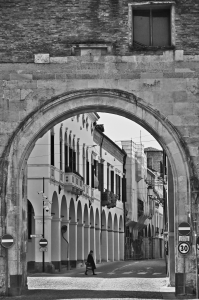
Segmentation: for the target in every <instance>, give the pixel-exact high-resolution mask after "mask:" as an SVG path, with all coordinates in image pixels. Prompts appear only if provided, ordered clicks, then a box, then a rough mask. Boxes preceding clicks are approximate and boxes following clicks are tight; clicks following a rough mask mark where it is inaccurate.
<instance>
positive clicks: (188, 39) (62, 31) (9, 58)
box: [0, 0, 199, 62]
mask: <svg viewBox="0 0 199 300" xmlns="http://www.w3.org/2000/svg"><path fill="white" fill-rule="evenodd" d="M138 1H139V0H136V2H138ZM143 1H144V2H145V0H140V1H139V2H143ZM160 1H162V2H165V0H160ZM133 2H134V1H133V0H129V1H128V0H101V1H99V0H59V1H55V0H42V1H36V0H9V1H8V0H1V1H0V44H1V47H0V62H32V61H33V58H34V54H36V53H49V54H50V55H51V56H67V55H70V46H71V44H73V43H88V42H90V43H99V42H103V43H107V42H111V43H113V44H114V46H115V48H114V54H117V55H131V54H132V53H133V51H132V50H130V49H129V47H128V3H133ZM198 15H199V2H198V0H186V1H185V0H176V20H175V23H176V49H184V51H185V54H192V55H194V54H199V47H198V43H199V30H198V28H199V18H198ZM152 54H153V53H152Z"/></svg>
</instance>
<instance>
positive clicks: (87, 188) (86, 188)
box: [83, 184, 91, 198]
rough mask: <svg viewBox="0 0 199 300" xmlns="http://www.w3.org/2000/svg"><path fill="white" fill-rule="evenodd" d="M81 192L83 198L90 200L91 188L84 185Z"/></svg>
mask: <svg viewBox="0 0 199 300" xmlns="http://www.w3.org/2000/svg"><path fill="white" fill-rule="evenodd" d="M83 191H84V196H85V197H87V198H91V187H90V186H89V185H86V184H84V187H83Z"/></svg>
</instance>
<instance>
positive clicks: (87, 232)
mask: <svg viewBox="0 0 199 300" xmlns="http://www.w3.org/2000/svg"><path fill="white" fill-rule="evenodd" d="M89 252H90V225H85V226H84V259H85V260H86V259H87V256H88V254H89Z"/></svg>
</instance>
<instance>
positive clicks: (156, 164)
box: [146, 151, 163, 173]
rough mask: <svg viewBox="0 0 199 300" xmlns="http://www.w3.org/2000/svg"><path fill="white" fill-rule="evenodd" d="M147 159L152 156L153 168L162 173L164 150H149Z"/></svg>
mask: <svg viewBox="0 0 199 300" xmlns="http://www.w3.org/2000/svg"><path fill="white" fill-rule="evenodd" d="M146 154H147V159H148V158H152V169H154V170H155V171H157V172H159V173H161V169H160V161H161V162H163V152H162V151H157V152H156V151H147V152H146Z"/></svg>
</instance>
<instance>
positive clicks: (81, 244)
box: [77, 201, 84, 264]
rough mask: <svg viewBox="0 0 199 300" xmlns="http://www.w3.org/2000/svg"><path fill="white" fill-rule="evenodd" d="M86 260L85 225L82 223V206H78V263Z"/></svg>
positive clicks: (79, 202) (79, 203)
mask: <svg viewBox="0 0 199 300" xmlns="http://www.w3.org/2000/svg"><path fill="white" fill-rule="evenodd" d="M83 260H84V224H83V221H82V204H81V201H78V205H77V263H80V264H81V263H82V261H83Z"/></svg>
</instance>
